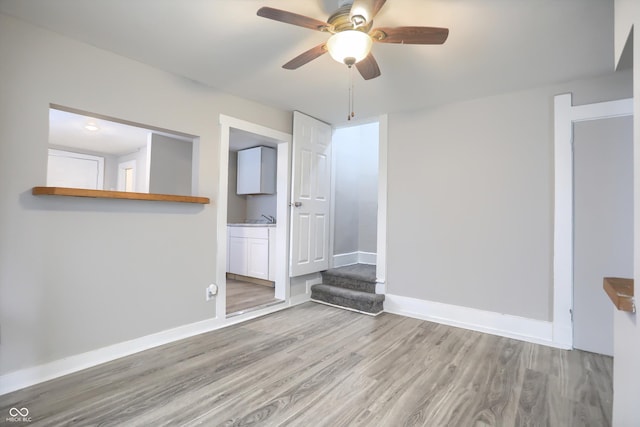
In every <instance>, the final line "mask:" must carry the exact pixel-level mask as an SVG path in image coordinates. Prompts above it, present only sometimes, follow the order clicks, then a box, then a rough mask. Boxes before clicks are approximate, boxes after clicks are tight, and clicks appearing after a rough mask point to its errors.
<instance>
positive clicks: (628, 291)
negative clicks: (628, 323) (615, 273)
mask: <svg viewBox="0 0 640 427" xmlns="http://www.w3.org/2000/svg"><path fill="white" fill-rule="evenodd" d="M603 288H604V290H605V291H606V292H607V295H609V298H611V301H612V302H613V305H615V306H616V308H617V309H618V310H622V311H628V312H630V313H635V312H636V305H635V303H634V300H633V279H623V278H620V277H605V278H604V280H603Z"/></svg>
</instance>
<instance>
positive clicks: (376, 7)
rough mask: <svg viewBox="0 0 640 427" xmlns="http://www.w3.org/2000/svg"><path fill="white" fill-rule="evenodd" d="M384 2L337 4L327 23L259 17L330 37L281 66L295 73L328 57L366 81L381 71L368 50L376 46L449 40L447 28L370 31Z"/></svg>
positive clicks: (267, 13) (273, 12)
mask: <svg viewBox="0 0 640 427" xmlns="http://www.w3.org/2000/svg"><path fill="white" fill-rule="evenodd" d="M385 3H386V0H353V1H351V0H340V1H339V7H338V10H336V11H335V12H334V13H333V15H331V16H330V17H329V19H327V22H323V21H319V20H317V19H314V18H310V17H308V16H304V15H299V14H297V13H293V12H287V11H285V10H280V9H274V8H272V7H262V8H260V9H259V10H258V16H262V17H263V18H268V19H273V20H274V21H280V22H284V23H287V24H292V25H297V26H299V27H304V28H309V29H311V30H317V31H324V32H328V33H331V34H332V36H331V37H330V38H329V39H328V40H327V41H326V42H325V43H321V44H319V45H318V46H315V47H313V48H311V49H309V50H307V51H306V52H304V53H302V54H300V55H298V56H296V57H295V58H293V59H292V60H291V61H289V62H287V63H286V64H284V65H283V66H282V68H286V69H287V70H295V69H297V68H299V67H301V66H303V65H305V64H307V63H308V62H311V61H313V60H314V59H316V58H318V57H320V56H322V55H324V54H325V53H327V52H329V54H330V55H331V56H332V57H333V59H335V60H336V61H338V62H341V63H344V64H346V65H347V66H348V67H349V68H351V66H353V65H354V64H355V66H356V68H357V69H358V71H359V72H360V74H361V75H362V77H363V78H364V79H365V80H370V79H373V78H376V77H378V76H379V75H380V68H379V67H378V63H377V62H376V60H375V58H374V57H373V55H372V54H371V46H372V44H373V42H376V43H396V44H442V43H444V42H445V40H447V37H448V36H449V29H448V28H437V27H378V28H373V29H372V27H373V18H374V17H375V16H376V15H377V13H378V12H379V11H380V9H381V8H382V6H384V4H385Z"/></svg>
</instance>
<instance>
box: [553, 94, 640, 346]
mask: <svg viewBox="0 0 640 427" xmlns="http://www.w3.org/2000/svg"><path fill="white" fill-rule="evenodd" d="M632 114H633V99H631V98H629V99H621V100H618V101H609V102H599V103H596V104H587V105H578V106H573V105H572V97H571V94H570V93H566V94H562V95H556V97H555V99H554V116H555V126H554V164H555V192H554V194H555V200H554V202H555V203H554V220H553V342H554V344H555V345H556V346H557V347H561V348H573V323H572V320H571V318H572V315H571V310H572V309H573V215H574V213H573V124H574V123H576V122H582V121H588V120H599V119H608V118H613V117H622V116H630V115H632Z"/></svg>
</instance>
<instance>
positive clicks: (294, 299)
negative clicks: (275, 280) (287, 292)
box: [289, 293, 311, 306]
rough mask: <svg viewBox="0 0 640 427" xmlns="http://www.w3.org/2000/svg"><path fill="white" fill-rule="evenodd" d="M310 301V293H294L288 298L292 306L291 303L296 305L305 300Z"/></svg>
mask: <svg viewBox="0 0 640 427" xmlns="http://www.w3.org/2000/svg"><path fill="white" fill-rule="evenodd" d="M309 301H311V294H310V293H309V294H300V295H296V296H293V297H291V298H289V305H290V306H293V305H298V304H302V303H305V302H309Z"/></svg>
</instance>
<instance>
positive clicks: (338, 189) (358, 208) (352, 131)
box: [330, 121, 380, 268]
mask: <svg viewBox="0 0 640 427" xmlns="http://www.w3.org/2000/svg"><path fill="white" fill-rule="evenodd" d="M379 135H380V123H379V122H378V121H372V122H367V123H361V124H356V125H352V126H349V127H342V128H337V129H335V130H334V132H333V138H332V145H333V161H332V169H333V170H332V176H333V180H332V193H333V197H332V201H333V203H332V218H333V221H332V229H333V232H332V236H333V238H332V240H331V245H330V252H331V254H332V259H331V266H332V267H333V268H336V267H342V266H347V265H354V264H363V265H370V266H375V265H376V264H377V253H378V250H377V245H378V198H379V170H380V168H379V165H380V155H379V151H380V137H379Z"/></svg>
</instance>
